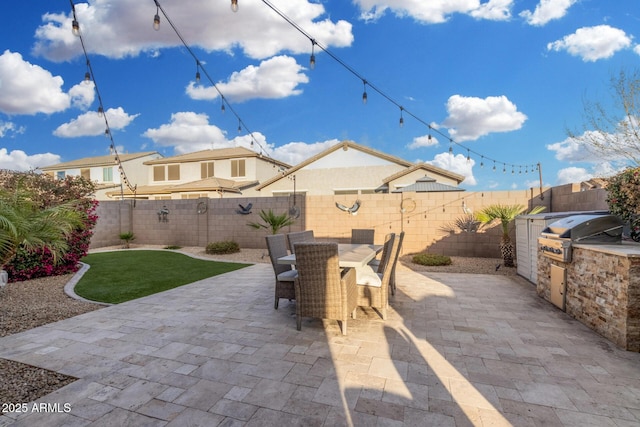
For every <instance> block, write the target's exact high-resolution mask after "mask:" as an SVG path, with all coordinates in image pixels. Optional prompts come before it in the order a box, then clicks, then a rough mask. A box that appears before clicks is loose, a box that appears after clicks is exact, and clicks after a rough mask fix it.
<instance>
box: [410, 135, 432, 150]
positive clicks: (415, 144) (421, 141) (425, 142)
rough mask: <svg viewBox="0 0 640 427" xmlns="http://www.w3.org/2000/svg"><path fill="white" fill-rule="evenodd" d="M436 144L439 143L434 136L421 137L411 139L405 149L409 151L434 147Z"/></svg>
mask: <svg viewBox="0 0 640 427" xmlns="http://www.w3.org/2000/svg"><path fill="white" fill-rule="evenodd" d="M438 143H439V142H438V140H437V139H436V137H435V136H429V135H423V136H418V137H415V138H413V141H411V144H408V145H407V148H408V149H410V150H416V149H418V148H425V147H435V146H436V145H438Z"/></svg>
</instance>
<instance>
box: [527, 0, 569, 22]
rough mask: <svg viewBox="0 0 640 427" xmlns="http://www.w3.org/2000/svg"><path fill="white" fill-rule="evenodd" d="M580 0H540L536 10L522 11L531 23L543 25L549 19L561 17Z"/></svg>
mask: <svg viewBox="0 0 640 427" xmlns="http://www.w3.org/2000/svg"><path fill="white" fill-rule="evenodd" d="M577 1H578V0H540V3H538V5H537V6H536V8H535V10H534V11H533V12H531V11H530V10H525V11H522V12H520V16H521V17H522V18H524V20H525V21H527V23H528V24H529V25H535V26H543V25H545V24H546V23H548V22H549V21H552V20H554V19H560V18H562V17H563V16H565V15H566V14H567V12H568V11H569V8H570V7H571V6H573V5H574V4H575V3H576V2H577Z"/></svg>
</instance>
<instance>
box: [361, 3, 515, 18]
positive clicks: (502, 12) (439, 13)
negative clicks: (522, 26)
mask: <svg viewBox="0 0 640 427" xmlns="http://www.w3.org/2000/svg"><path fill="white" fill-rule="evenodd" d="M354 3H355V4H357V5H358V6H359V7H360V10H361V15H360V16H361V18H362V19H364V20H367V21H375V20H377V19H379V18H380V17H382V16H383V15H384V14H385V13H386V12H387V10H391V11H392V12H393V13H394V14H395V15H396V16H401V17H402V16H410V17H411V18H413V19H415V20H416V21H418V22H422V23H425V24H438V23H442V22H446V21H447V20H448V19H449V16H450V15H453V14H455V13H461V14H467V15H470V16H473V17H474V18H476V19H489V20H496V21H499V20H507V19H509V18H510V17H511V6H512V4H513V0H489V1H487V2H485V3H481V2H480V0H429V1H415V0H354Z"/></svg>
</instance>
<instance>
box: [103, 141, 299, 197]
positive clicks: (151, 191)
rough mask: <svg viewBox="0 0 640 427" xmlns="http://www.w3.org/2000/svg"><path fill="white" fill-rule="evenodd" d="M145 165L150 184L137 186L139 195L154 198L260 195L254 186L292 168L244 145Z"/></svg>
mask: <svg viewBox="0 0 640 427" xmlns="http://www.w3.org/2000/svg"><path fill="white" fill-rule="evenodd" d="M144 166H145V168H146V173H147V185H144V186H138V187H137V189H136V198H143V199H151V200H165V199H197V198H200V197H211V198H213V197H255V196H261V194H260V193H258V192H256V190H255V188H256V187H257V186H258V185H259V184H260V183H261V182H263V181H265V180H267V179H269V178H271V177H273V176H274V175H276V174H279V173H280V172H279V171H280V170H286V169H287V168H289V167H290V165H288V164H286V163H283V162H280V161H278V160H274V159H271V158H269V157H266V156H263V155H261V154H259V153H256V152H255V151H252V150H249V149H247V148H243V147H234V148H222V149H211V150H202V151H196V152H193V153H187V154H181V155H177V156H173V157H163V158H160V159H154V160H149V161H147V162H144ZM114 195H115V193H114ZM125 197H133V193H132V192H130V191H128V192H126V194H125Z"/></svg>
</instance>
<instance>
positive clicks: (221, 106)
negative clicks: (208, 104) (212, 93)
mask: <svg viewBox="0 0 640 427" xmlns="http://www.w3.org/2000/svg"><path fill="white" fill-rule="evenodd" d="M220 111H222V112H223V113H224V112H225V111H226V109H225V108H224V99H222V102H221V105H220Z"/></svg>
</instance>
